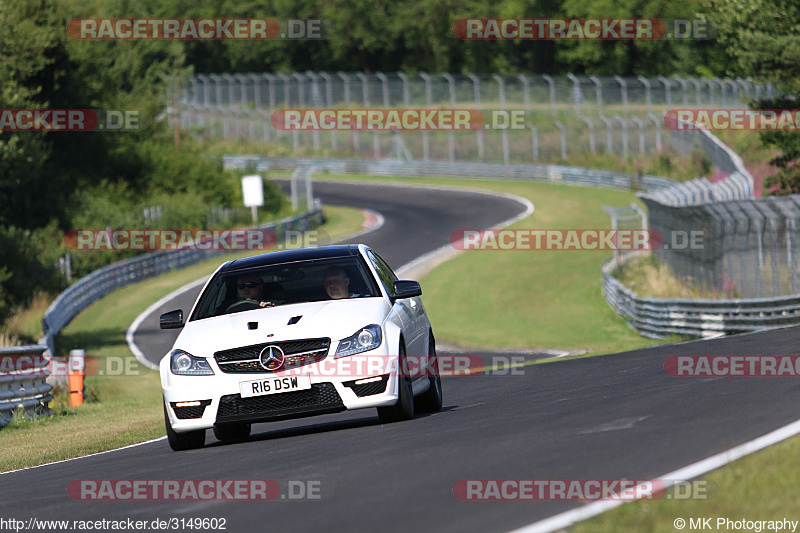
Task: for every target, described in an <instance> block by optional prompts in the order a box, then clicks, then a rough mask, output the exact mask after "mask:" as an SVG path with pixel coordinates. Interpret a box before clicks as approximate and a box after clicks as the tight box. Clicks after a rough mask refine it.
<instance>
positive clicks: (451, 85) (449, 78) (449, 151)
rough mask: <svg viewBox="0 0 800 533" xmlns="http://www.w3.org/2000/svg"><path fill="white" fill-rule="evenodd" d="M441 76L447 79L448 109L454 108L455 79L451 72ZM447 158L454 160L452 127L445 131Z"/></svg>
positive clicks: (454, 150) (454, 145)
mask: <svg viewBox="0 0 800 533" xmlns="http://www.w3.org/2000/svg"><path fill="white" fill-rule="evenodd" d="M442 77H443V78H444V79H446V80H447V86H448V88H449V89H450V109H455V108H456V80H455V78H453V76H452V75H451V74H448V73H446V72H445V73H444V74H442ZM447 160H448V161H455V160H456V138H455V133H454V132H453V130H452V128H451V129H449V130H448V131H447Z"/></svg>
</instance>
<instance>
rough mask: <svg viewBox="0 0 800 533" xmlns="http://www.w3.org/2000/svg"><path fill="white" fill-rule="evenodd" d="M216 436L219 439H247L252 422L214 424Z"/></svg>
mask: <svg viewBox="0 0 800 533" xmlns="http://www.w3.org/2000/svg"><path fill="white" fill-rule="evenodd" d="M214 436H215V437H217V440H237V439H246V438H247V437H249V436H250V424H247V423H241V424H223V425H221V426H218V425H214Z"/></svg>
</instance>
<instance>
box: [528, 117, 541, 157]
mask: <svg viewBox="0 0 800 533" xmlns="http://www.w3.org/2000/svg"><path fill="white" fill-rule="evenodd" d="M528 127H529V128H530V129H531V151H532V152H533V160H534V161H538V160H539V132H538V131H537V130H536V126H534V125H533V124H530V123H529V124H528Z"/></svg>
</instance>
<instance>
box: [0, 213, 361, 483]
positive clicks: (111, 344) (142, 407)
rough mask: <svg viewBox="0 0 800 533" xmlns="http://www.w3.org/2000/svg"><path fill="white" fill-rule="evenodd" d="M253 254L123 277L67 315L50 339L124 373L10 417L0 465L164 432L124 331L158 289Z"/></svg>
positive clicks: (348, 217)
mask: <svg viewBox="0 0 800 533" xmlns="http://www.w3.org/2000/svg"><path fill="white" fill-rule="evenodd" d="M324 212H325V215H326V219H327V223H326V224H325V225H323V226H321V227H320V228H319V230H320V232H321V233H323V234H325V235H327V236H329V237H330V238H332V239H337V238H341V237H343V236H345V235H348V234H350V233H353V232H355V231H357V230H358V229H359V228H360V225H361V224H362V222H363V221H364V217H363V215H362V214H361V211H360V210H358V209H350V208H342V207H331V206H328V207H325V210H324ZM248 255H253V253H252V252H240V253H236V254H227V255H224V256H218V257H215V258H212V259H209V260H207V261H204V262H202V263H198V264H196V265H192V266H190V267H187V268H184V269H181V270H175V271H172V272H168V273H166V274H162V275H161V276H158V277H155V278H152V279H148V280H145V281H142V282H140V283H137V284H135V285H129V286H128V287H124V288H122V289H119V290H117V291H114V292H113V293H111V294H109V295H107V296H105V297H104V298H102V299H100V300H98V301H97V302H95V303H94V304H92V305H91V306H89V307H88V308H87V309H86V310H84V311H83V312H82V313H81V314H80V315H78V316H77V317H76V318H75V320H73V321H72V322H71V323H70V324H69V325H68V326H67V327H66V328H64V330H63V331H62V333H61V335H60V336H59V338H58V339H57V349H58V352H59V353H68V352H69V350H70V349H72V348H82V349H84V350H85V351H86V354H87V355H90V356H94V357H98V358H99V357H102V356H123V357H129V358H130V359H131V360H130V365H131V366H130V367H127V368H130V369H131V372H130V374H127V375H125V376H124V377H122V376H108V375H106V376H99V375H95V376H88V377H87V378H86V380H85V382H84V386H85V391H86V393H87V402H85V403H84V404H83V405H81V406H79V407H74V408H69V407H67V406H66V402H65V397H64V395H63V393H59V394H57V395H56V401H55V402H54V405H53V406H52V407H53V410H54V411H55V413H56V414H55V415H54V416H51V417H43V418H39V419H34V420H26V421H21V420H17V421H15V422H14V423H12V424H10V425H9V426H7V427H5V428H3V429H1V430H0V471H4V472H5V471H8V470H13V469H17V468H23V467H26V466H33V465H38V464H44V463H48V462H51V461H58V460H61V459H68V458H71V457H78V456H81V455H86V454H90V453H95V452H99V451H104V450H109V449H112V448H117V447H120V446H125V445H128V444H134V443H137V442H143V441H145V440H148V439H153V438H157V437H161V436H163V435H164V422H163V414H162V411H161V408H160V403H161V383H160V381H159V377H158V372H154V371H152V370H149V369H147V368H144V367H142V366H141V365H139V364H138V363H137V362H135V360H133V355H131V353H130V350H129V349H128V345H127V344H126V342H125V332H126V331H127V329H128V326H129V325H130V324H131V322H133V320H134V319H135V318H136V317H137V316H138V315H139V313H141V312H142V311H144V310H145V309H147V307H148V306H149V305H150V304H152V303H153V302H154V301H156V300H157V299H159V298H161V297H162V296H164V295H165V294H167V293H169V292H171V291H173V290H175V289H177V288H178V287H181V286H183V285H185V284H186V283H189V282H191V281H193V280H195V279H198V278H201V277H203V276H204V275H208V274H211V273H212V272H213V271H214V269H215V268H216V267H217V266H219V265H220V264H221V263H222V262H223V261H226V260H229V259H233V258H236V257H244V256H248Z"/></svg>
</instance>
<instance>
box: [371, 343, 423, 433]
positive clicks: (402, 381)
mask: <svg viewBox="0 0 800 533" xmlns="http://www.w3.org/2000/svg"><path fill="white" fill-rule="evenodd" d="M405 357H406V347H405V345H404V344H400V355H399V359H400V365H399V366H400V368H401V369H404V368H405V367H406V362H405ZM397 374H398V375H397V379H398V380H399V383H398V385H397V387H398V398H397V403H396V404H394V405H391V406H389V407H378V418H380V419H381V422H384V423H389V422H400V421H402V420H411V419H412V418H414V391H413V389H412V388H411V377H410V376H406V375H405V374H406V372H403V371H402V370H400V371H399V372H398V373H397Z"/></svg>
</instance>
